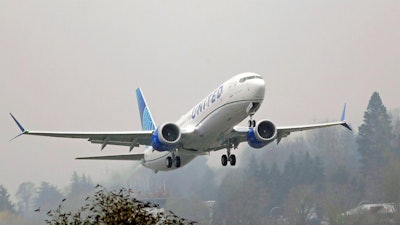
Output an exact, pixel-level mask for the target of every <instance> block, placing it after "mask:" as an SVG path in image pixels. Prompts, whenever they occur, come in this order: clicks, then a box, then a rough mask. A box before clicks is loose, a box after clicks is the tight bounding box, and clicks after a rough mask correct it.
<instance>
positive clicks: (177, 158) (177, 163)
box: [175, 156, 181, 168]
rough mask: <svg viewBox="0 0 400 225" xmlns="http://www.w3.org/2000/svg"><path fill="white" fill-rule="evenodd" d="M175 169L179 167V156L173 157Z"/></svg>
mask: <svg viewBox="0 0 400 225" xmlns="http://www.w3.org/2000/svg"><path fill="white" fill-rule="evenodd" d="M175 167H176V168H179V167H181V157H179V156H176V157H175Z"/></svg>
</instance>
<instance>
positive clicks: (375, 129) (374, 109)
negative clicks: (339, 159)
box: [357, 92, 393, 200]
mask: <svg viewBox="0 0 400 225" xmlns="http://www.w3.org/2000/svg"><path fill="white" fill-rule="evenodd" d="M392 139H393V134H392V126H391V120H390V117H389V115H388V114H387V112H386V107H385V106H384V105H383V104H382V100H381V98H380V96H379V94H378V92H374V93H373V94H372V96H371V99H370V100H369V103H368V107H367V111H365V113H364V123H363V124H362V125H361V126H360V127H359V135H358V138H357V143H358V151H359V153H360V155H361V173H362V174H363V176H364V182H365V185H366V191H367V193H368V195H369V196H367V197H369V198H371V199H370V200H375V199H373V198H376V197H377V198H378V199H377V200H379V198H380V197H381V196H380V193H382V191H381V190H380V189H381V187H380V184H381V179H380V174H381V172H382V168H383V166H384V165H385V162H386V160H385V152H390V149H391V141H392Z"/></svg>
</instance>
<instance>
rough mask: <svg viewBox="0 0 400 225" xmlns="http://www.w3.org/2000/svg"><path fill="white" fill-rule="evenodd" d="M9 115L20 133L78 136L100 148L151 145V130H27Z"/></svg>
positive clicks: (61, 136)
mask: <svg viewBox="0 0 400 225" xmlns="http://www.w3.org/2000/svg"><path fill="white" fill-rule="evenodd" d="M10 115H11V117H12V118H13V119H14V121H15V123H17V125H18V127H19V129H20V130H21V132H22V133H21V134H19V135H18V136H17V137H19V136H21V135H37V136H47V137H59V138H79V139H87V140H88V141H90V142H91V143H94V144H101V149H104V148H105V147H106V146H107V145H123V146H129V147H130V150H132V149H133V148H134V147H138V146H139V145H151V143H150V141H151V136H152V134H153V131H151V130H147V131H126V132H53V131H29V130H26V129H25V128H24V127H23V126H22V125H21V124H20V123H19V122H18V120H17V119H16V118H15V117H14V116H13V115H12V114H11V113H10Z"/></svg>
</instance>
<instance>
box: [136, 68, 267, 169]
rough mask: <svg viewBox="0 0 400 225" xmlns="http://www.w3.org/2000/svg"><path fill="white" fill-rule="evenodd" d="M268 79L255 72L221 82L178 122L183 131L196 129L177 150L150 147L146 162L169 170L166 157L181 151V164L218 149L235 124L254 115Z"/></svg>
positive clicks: (151, 165) (157, 167)
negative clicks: (156, 149)
mask: <svg viewBox="0 0 400 225" xmlns="http://www.w3.org/2000/svg"><path fill="white" fill-rule="evenodd" d="M264 94H265V82H264V80H263V79H262V78H261V77H260V76H259V75H257V74H255V73H242V74H239V75H237V76H235V77H233V78H231V79H229V80H228V81H226V82H224V83H223V84H221V85H220V86H219V87H218V88H217V89H215V90H214V91H213V92H211V93H210V94H209V95H207V96H206V97H205V98H204V99H203V100H202V101H201V102H199V103H198V104H196V105H195V106H194V107H193V108H192V109H191V110H190V111H189V112H187V113H186V114H185V115H183V116H182V117H181V118H180V119H179V120H178V121H177V122H176V124H177V125H178V126H179V127H180V129H181V131H182V132H185V131H194V132H193V135H190V136H189V137H187V138H188V140H185V142H184V144H183V145H182V146H179V147H178V149H177V151H175V153H174V152H170V151H167V152H159V151H155V150H153V148H152V147H148V148H147V149H146V150H145V155H144V160H143V161H142V164H143V166H145V167H147V168H150V169H152V170H154V171H168V170H173V169H176V168H173V167H172V168H167V167H166V166H165V160H166V158H167V157H169V156H171V155H172V154H175V155H179V156H180V158H181V166H184V165H186V164H188V163H189V162H190V161H191V160H193V159H194V158H195V157H196V156H198V155H204V154H206V153H207V152H209V151H215V150H218V149H217V148H218V147H219V146H221V143H222V142H223V140H226V139H225V137H226V135H228V134H229V133H230V131H232V129H233V127H234V126H236V125H237V124H239V123H240V122H241V121H243V120H244V119H246V118H247V117H248V116H249V115H253V114H254V113H255V111H257V110H258V108H259V106H260V104H261V103H262V101H263V100H264Z"/></svg>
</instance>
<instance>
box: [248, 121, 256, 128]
mask: <svg viewBox="0 0 400 225" xmlns="http://www.w3.org/2000/svg"><path fill="white" fill-rule="evenodd" d="M255 126H256V121H255V120H249V128H253V127H255Z"/></svg>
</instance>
